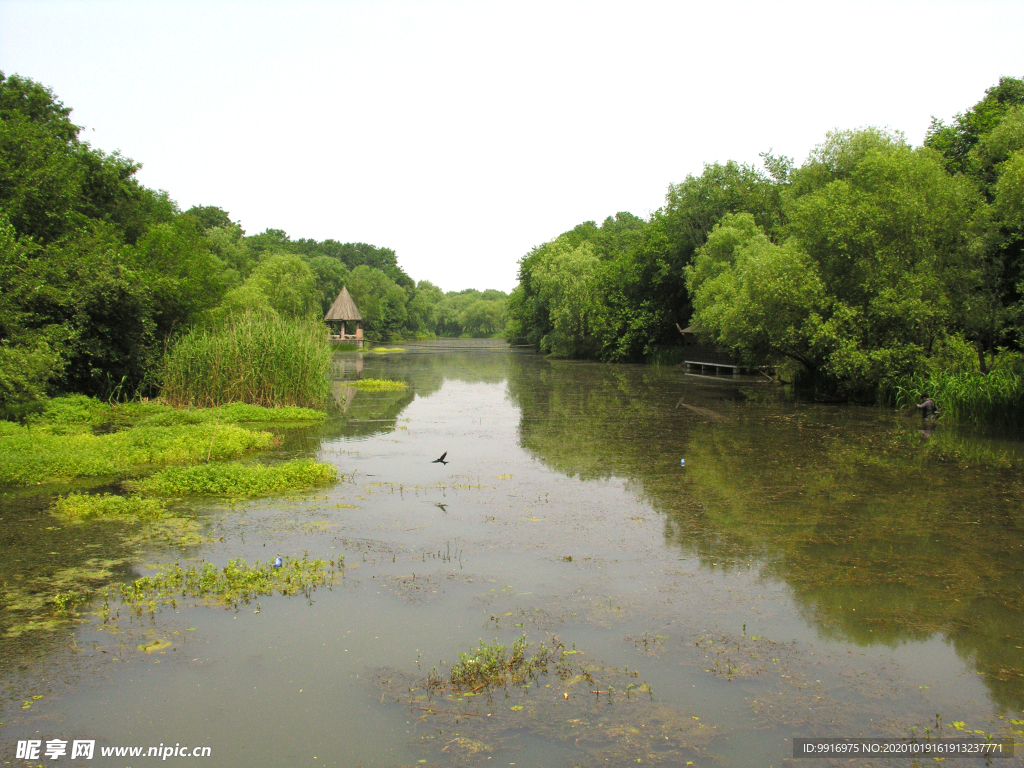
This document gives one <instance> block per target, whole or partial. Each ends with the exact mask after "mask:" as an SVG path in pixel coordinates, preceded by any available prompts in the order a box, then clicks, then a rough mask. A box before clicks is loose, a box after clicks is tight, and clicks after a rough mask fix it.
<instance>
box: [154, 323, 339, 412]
mask: <svg viewBox="0 0 1024 768" xmlns="http://www.w3.org/2000/svg"><path fill="white" fill-rule="evenodd" d="M331 354H332V350H331V345H330V343H329V342H328V340H327V329H326V328H325V327H324V325H323V324H322V323H319V322H313V321H309V322H307V321H301V320H286V319H284V318H280V317H276V316H268V315H253V314H245V315H241V316H232V317H229V318H228V319H227V320H226V321H225V322H224V323H222V324H221V325H219V326H218V327H216V328H214V329H212V330H210V329H205V328H196V329H194V330H192V331H191V332H190V333H188V334H186V335H185V336H184V337H183V338H182V339H181V340H180V341H178V343H177V344H175V346H174V348H173V349H172V350H171V352H170V354H169V355H168V356H167V360H166V363H165V366H164V388H163V396H164V397H165V398H166V399H167V402H169V403H170V404H171V405H191V406H213V405H221V404H223V403H232V402H241V403H251V404H253V405H268V406H282V405H301V406H312V407H318V406H321V405H324V404H325V403H326V402H327V400H328V398H329V397H330V388H329V386H328V383H327V372H328V370H329V368H330V364H331Z"/></svg>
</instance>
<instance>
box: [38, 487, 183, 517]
mask: <svg viewBox="0 0 1024 768" xmlns="http://www.w3.org/2000/svg"><path fill="white" fill-rule="evenodd" d="M52 511H53V512H54V513H55V514H57V515H60V516H61V517H66V518H68V519H71V520H80V521H86V520H96V519H126V520H152V519H158V518H161V517H163V516H164V515H166V514H167V507H166V506H165V505H164V503H163V502H162V501H160V500H158V499H146V498H143V497H141V496H115V495H113V494H110V493H102V494H88V493H71V494H68V495H67V496H61V497H60V498H58V499H57V501H55V502H54V504H53V508H52Z"/></svg>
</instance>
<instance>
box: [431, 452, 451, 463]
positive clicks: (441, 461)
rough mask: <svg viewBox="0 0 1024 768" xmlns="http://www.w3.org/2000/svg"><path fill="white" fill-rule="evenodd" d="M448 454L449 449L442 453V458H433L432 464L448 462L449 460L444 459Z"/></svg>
mask: <svg viewBox="0 0 1024 768" xmlns="http://www.w3.org/2000/svg"><path fill="white" fill-rule="evenodd" d="M447 455H448V451H445V452H444V453H442V454H441V458H439V459H434V460H433V461H432V462H430V463H431V464H447V463H448V462H447V461H445V460H444V457H445V456H447Z"/></svg>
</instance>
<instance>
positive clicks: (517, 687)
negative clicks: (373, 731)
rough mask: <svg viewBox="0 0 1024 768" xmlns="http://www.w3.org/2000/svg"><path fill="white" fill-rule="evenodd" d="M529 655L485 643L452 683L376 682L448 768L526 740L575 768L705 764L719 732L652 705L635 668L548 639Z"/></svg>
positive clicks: (520, 642)
mask: <svg viewBox="0 0 1024 768" xmlns="http://www.w3.org/2000/svg"><path fill="white" fill-rule="evenodd" d="M530 648H531V645H530V644H529V643H527V641H526V638H525V637H520V638H518V639H517V640H515V641H514V642H513V644H512V646H511V648H509V647H507V646H505V645H503V644H501V643H498V642H497V641H495V642H494V643H483V642H481V644H480V646H479V647H478V648H476V649H473V650H471V651H470V652H468V653H461V654H459V657H460V661H459V662H458V663H457V664H455V665H454V666H453V667H452V669H451V675H450V676H449V678H448V679H445V677H443V676H442V675H441V673H440V672H438V671H437V669H436V668H435V669H433V670H431V671H430V673H428V675H427V677H426V679H422V678H420V679H412V678H409V677H407V676H405V675H403V674H401V673H397V672H384V673H381V674H380V675H379V677H378V679H379V681H380V684H381V686H382V688H383V690H382V693H383V694H384V696H387V695H388V694H390V695H391V700H392V701H393V702H395V703H401V704H405V705H406V706H408V707H409V710H410V714H411V715H412V716H413V717H416V718H417V719H419V720H421V721H424V722H427V723H429V725H430V727H429V728H425V729H422V736H421V737H420V739H421V741H420V743H421V745H422V748H423V750H424V757H428V756H432V757H433V758H434V759H435V760H437V761H439V762H443V763H444V764H445V765H478V764H479V759H480V756H481V754H482V753H488V754H489V753H493V752H497V751H498V750H501V749H503V748H514V747H515V745H516V743H517V742H519V740H521V739H522V738H524V736H525V737H528V738H530V739H531V740H532V739H535V738H537V739H543V740H546V741H549V742H553V743H560V744H563V745H566V746H571V748H572V749H573V754H574V758H577V756H578V759H580V763H579V764H581V765H596V764H598V763H601V764H605V763H611V764H624V763H626V762H629V763H631V764H632V763H636V762H643V763H654V764H659V763H661V764H669V765H685V764H688V761H690V764H696V763H695V762H694V761H696V760H697V759H698V758H699V757H706V755H705V753H706V752H707V750H708V748H709V746H710V745H711V742H712V741H713V739H714V738H715V736H716V735H717V733H718V729H717V728H716V727H714V726H712V725H709V724H707V723H706V722H703V721H702V720H701V718H700V717H698V716H695V715H692V714H688V713H685V712H682V711H680V710H679V708H678V707H670V706H665V705H663V704H661V703H659V702H658V701H656V700H655V699H654V696H653V692H652V690H651V688H650V686H649V685H648V684H647V683H644V682H642V681H640V680H638V677H637V673H636V672H635V671H631V670H628V669H609V668H606V667H603V666H601V665H600V664H596V663H594V662H584V661H583V660H584V659H585V658H586V654H584V653H582V652H580V651H577V650H576V649H575V648H573V649H571V650H570V649H567V648H566V647H565V645H564V644H563V643H561V642H560V641H559V640H558V639H557V638H554V637H552V638H551V640H550V644H545V643H541V644H540V645H539V646H538V648H537V650H536V651H535V652H533V653H530ZM551 673H554V674H553V675H552V674H551ZM497 692H500V694H501V695H500V696H495V693H497ZM420 762H427V760H426V759H424V760H421V761H420Z"/></svg>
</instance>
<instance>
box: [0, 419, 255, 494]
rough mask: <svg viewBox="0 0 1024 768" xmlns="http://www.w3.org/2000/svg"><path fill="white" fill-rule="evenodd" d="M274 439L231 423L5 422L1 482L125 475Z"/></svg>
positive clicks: (228, 454) (228, 455) (222, 455)
mask: <svg viewBox="0 0 1024 768" xmlns="http://www.w3.org/2000/svg"><path fill="white" fill-rule="evenodd" d="M274 441H275V439H274V436H273V435H271V434H270V433H269V432H255V431H252V430H249V429H244V428H242V427H239V426H237V425H234V424H191V425H180V426H175V427H135V428H133V429H125V430H122V431H120V432H112V433H109V434H99V435H97V434H93V433H91V432H72V433H67V434H55V433H52V432H47V431H42V430H38V429H34V428H29V427H21V426H16V425H8V426H7V428H5V430H4V431H3V432H2V433H0V456H2V461H0V485H30V484H36V483H42V482H50V481H54V480H57V479H64V480H69V479H74V478H80V477H104V476H111V477H126V476H131V475H133V474H138V473H139V472H141V471H143V470H146V469H148V468H151V467H154V466H157V465H160V464H178V463H190V462H197V461H205V460H210V459H217V460H221V459H235V458H239V457H240V456H243V455H244V454H246V453H249V452H251V451H255V450H260V449H265V448H269V447H271V446H272V445H273V444H274Z"/></svg>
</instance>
